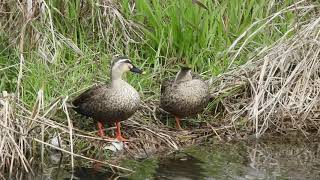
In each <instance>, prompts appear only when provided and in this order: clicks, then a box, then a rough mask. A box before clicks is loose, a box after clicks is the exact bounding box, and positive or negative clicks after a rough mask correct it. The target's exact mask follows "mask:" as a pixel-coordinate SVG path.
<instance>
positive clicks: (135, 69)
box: [130, 66, 143, 74]
mask: <svg viewBox="0 0 320 180" xmlns="http://www.w3.org/2000/svg"><path fill="white" fill-rule="evenodd" d="M130 71H131V72H133V73H138V74H142V73H143V71H142V70H141V69H139V68H137V67H135V66H133V67H132V68H131V69H130Z"/></svg>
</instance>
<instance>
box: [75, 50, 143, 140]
mask: <svg viewBox="0 0 320 180" xmlns="http://www.w3.org/2000/svg"><path fill="white" fill-rule="evenodd" d="M128 71H131V72H133V73H138V74H142V72H143V71H142V70H140V69H138V68H137V67H135V66H134V65H133V64H132V62H131V60H130V59H129V58H128V57H125V56H123V57H117V58H116V59H115V60H114V61H113V63H112V64H111V83H109V84H104V85H96V86H93V87H91V88H90V89H88V90H86V91H85V92H83V93H82V94H80V95H79V96H78V97H77V98H75V99H74V100H73V102H72V104H73V106H74V109H75V111H76V112H78V113H80V114H82V115H84V116H87V117H91V118H93V119H94V120H96V121H97V122H98V128H99V131H98V134H99V136H101V137H103V138H105V136H104V124H105V123H115V125H116V127H117V131H116V139H117V140H118V141H126V139H125V138H123V137H122V135H121V130H120V121H123V120H126V119H128V118H129V117H130V116H131V115H133V114H134V113H135V112H136V111H137V109H138V107H139V104H140V96H139V93H138V92H137V91H136V90H135V89H134V88H133V87H132V86H131V85H130V84H128V83H127V82H126V81H124V80H122V75H123V74H124V73H125V72H128Z"/></svg>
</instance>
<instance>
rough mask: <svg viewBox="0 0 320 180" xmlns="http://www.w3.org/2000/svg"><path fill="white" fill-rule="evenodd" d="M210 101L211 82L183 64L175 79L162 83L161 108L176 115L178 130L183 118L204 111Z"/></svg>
mask: <svg viewBox="0 0 320 180" xmlns="http://www.w3.org/2000/svg"><path fill="white" fill-rule="evenodd" d="M209 101H210V92H209V84H208V83H207V82H205V81H204V80H203V79H201V77H200V76H199V75H197V74H192V70H191V68H189V67H186V66H181V67H180V70H179V72H178V73H177V74H176V76H175V78H174V79H171V80H166V81H163V83H162V84H161V93H160V108H161V109H163V110H165V111H167V112H169V113H170V114H172V115H174V116H175V121H176V129H178V130H182V128H181V125H180V120H181V119H182V118H185V117H189V116H193V115H196V114H198V113H200V112H202V111H203V110H204V108H205V107H206V106H207V105H208V103H209Z"/></svg>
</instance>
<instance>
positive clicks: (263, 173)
mask: <svg viewBox="0 0 320 180" xmlns="http://www.w3.org/2000/svg"><path fill="white" fill-rule="evenodd" d="M121 166H123V167H128V168H131V169H133V170H134V171H135V172H134V173H132V174H120V173H118V174H115V173H112V172H111V171H108V170H95V169H96V168H85V167H78V168H76V169H75V170H74V172H73V173H71V172H70V171H68V170H67V168H61V167H60V168H51V169H50V170H46V171H44V172H45V173H41V174H37V175H35V176H24V178H22V179H36V180H37V179H39V180H40V179H41V180H42V179H75V180H76V179H79V180H100V179H137V180H143V179H150V180H151V179H164V180H171V179H172V180H193V179H196V180H198V179H205V180H216V179H236V180H244V179H297V180H301V179H320V143H319V142H317V141H313V140H312V141H311V140H306V139H304V138H303V139H299V138H294V140H292V139H280V140H279V139H277V140H274V139H272V138H271V139H267V140H259V141H255V142H238V143H221V144H213V145H212V144H211V145H202V146H193V147H188V148H186V149H184V150H182V151H179V152H174V153H170V154H168V155H165V156H161V157H156V158H150V159H145V160H139V161H137V160H125V161H123V162H122V164H121Z"/></svg>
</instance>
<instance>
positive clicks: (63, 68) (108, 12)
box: [0, 0, 311, 169]
mask: <svg viewBox="0 0 320 180" xmlns="http://www.w3.org/2000/svg"><path fill="white" fill-rule="evenodd" d="M28 2H29V1H27V2H26V3H25V4H23V3H19V2H14V3H13V2H11V1H4V3H3V5H1V6H0V24H1V26H0V41H1V42H0V92H1V91H7V92H9V93H13V95H14V97H15V98H16V99H15V98H14V100H12V99H9V100H8V101H7V100H4V101H3V102H5V106H4V105H2V106H0V107H9V106H10V107H12V109H10V110H8V109H6V110H3V112H5V113H4V114H6V116H5V117H6V120H10V119H11V120H13V119H16V118H17V119H19V120H20V121H19V122H21V124H19V127H20V129H23V128H26V127H25V126H24V124H25V123H26V122H27V123H26V124H28V126H27V129H25V130H24V132H29V131H33V130H34V129H36V130H37V131H36V132H35V133H31V134H32V136H33V137H35V138H36V142H40V143H42V144H43V142H44V141H47V140H48V139H49V138H51V136H52V134H53V131H58V130H59V131H61V133H62V134H64V135H66V137H67V141H69V139H71V140H72V137H73V136H78V135H79V134H77V133H80V134H81V137H83V136H84V135H85V133H83V132H81V131H80V130H77V129H76V128H77V127H75V130H74V133H75V134H72V133H70V129H72V126H71V125H70V123H68V118H70V117H69V113H68V111H67V110H66V103H65V102H66V101H68V100H69V99H72V98H73V97H74V96H75V95H76V94H78V93H79V92H80V91H82V90H83V89H85V88H87V87H88V86H90V85H92V84H93V83H96V82H98V83H100V82H105V81H108V80H109V64H110V61H111V59H112V56H114V55H115V54H124V55H127V56H129V57H131V58H132V60H133V61H134V63H135V64H137V66H139V67H141V68H142V69H144V70H145V71H147V74H146V75H144V76H136V75H132V74H128V75H127V79H128V81H129V82H130V84H132V85H133V86H134V87H135V88H136V89H137V90H138V91H139V92H140V94H141V96H142V99H143V101H144V102H149V103H151V102H154V101H157V100H158V97H159V87H160V82H161V80H162V79H164V78H167V77H170V76H173V75H174V73H175V72H176V71H177V65H178V64H187V65H189V66H191V67H192V68H193V70H194V71H196V72H198V73H200V74H201V75H202V76H204V77H205V78H207V79H208V78H211V77H215V76H217V75H219V74H221V73H224V72H227V71H229V70H230V69H233V68H236V67H237V66H238V65H241V64H244V63H246V62H247V61H248V60H249V59H251V58H252V57H255V56H256V55H257V54H259V53H260V51H263V50H264V49H265V48H266V47H267V46H269V45H272V44H273V43H275V42H276V41H278V40H279V38H281V37H283V36H284V35H285V36H286V37H291V36H293V34H294V32H295V27H294V25H295V24H296V22H297V21H304V20H306V19H308V18H309V16H311V15H310V13H308V10H306V12H304V11H303V9H302V10H300V9H298V7H304V6H308V5H309V3H308V2H305V1H301V2H299V3H297V2H296V1H295V0H284V1H280V2H279V1H264V0H248V1H238V0H230V1H221V2H220V1H209V0H207V1H205V0H203V1H202V3H203V4H205V6H206V7H207V8H208V10H207V9H205V8H202V7H200V6H199V5H198V4H196V3H192V1H186V0H176V1H165V2H161V3H160V1H155V0H150V1H147V0H136V1H129V0H122V1H118V2H117V3H114V2H113V1H109V0H103V1H100V0H99V1H98V0H91V1H59V0H47V1H43V3H36V4H33V5H31V4H28ZM294 3H295V4H294ZM293 4H294V5H293ZM30 6H31V7H33V8H31V10H30V9H29V10H28V8H27V7H30ZM289 7H290V8H289ZM295 7H297V9H295ZM306 9H307V8H306ZM310 9H311V8H310ZM310 11H311V10H310ZM2 98H3V99H6V98H5V97H2ZM144 106H145V108H149V109H148V110H150V109H152V108H154V107H150V106H148V104H147V105H144ZM150 112H151V111H150ZM152 112H153V111H152ZM8 114H10V115H9V116H7V115H8ZM138 114H139V115H141V114H142V115H143V114H148V115H150V116H151V115H152V114H151V113H145V111H143V112H140V113H138ZM150 116H148V117H147V118H142V121H146V122H150V121H151V122H153V120H152V119H151V118H150ZM0 117H1V116H0ZM139 117H140V116H139ZM154 117H155V116H154ZM71 118H72V114H71ZM24 120H25V121H24ZM35 122H37V123H35ZM39 122H40V124H38V123H39ZM44 122H46V123H45V124H44ZM55 123H60V124H55ZM132 126H134V127H136V126H137V125H132ZM39 127H41V128H39ZM10 128H13V129H14V128H15V126H14V125H12V126H10ZM10 128H9V129H6V132H7V133H10V132H11V131H9V130H10ZM143 128H144V130H147V128H148V127H142V128H141V129H143ZM39 129H40V130H39ZM141 129H138V130H141ZM200 131H201V130H200ZM39 132H41V135H40V134H39ZM11 133H12V132H11ZM139 133H141V134H146V133H145V132H140V131H138V132H137V134H139ZM149 133H150V134H152V135H155V134H156V136H159V138H160V139H161V141H163V142H165V143H167V144H170V145H169V146H170V147H176V146H177V144H178V143H177V142H175V141H174V140H172V139H170V138H167V136H165V135H163V134H161V135H159V133H158V134H157V133H155V132H154V131H149ZM215 133H216V132H215ZM91 135H92V134H91ZM15 136H16V137H17V138H18V139H19V136H18V135H17V134H15ZM148 136H149V135H148ZM150 137H151V135H150ZM68 138H69V139H68ZM2 140H3V141H4V140H5V138H4V139H2ZM71 140H70V141H69V143H71V144H72V145H73V143H74V146H72V148H75V149H74V151H76V153H78V152H81V150H79V149H77V147H85V145H86V143H88V142H84V141H81V140H79V139H75V140H74V141H75V142H72V141H71ZM3 141H2V142H3ZM23 142H27V140H24V139H23ZM8 143H9V142H8ZM15 144H16V143H15V142H12V144H10V143H9V144H7V145H8V147H10V146H14V147H17V146H16V145H15ZM26 144H27V145H26V146H28V143H26ZM72 148H71V149H68V150H67V151H68V152H69V154H72V155H73V154H76V153H74V152H73V150H72ZM7 149H10V148H7ZM30 151H32V152H35V151H37V148H35V149H31V150H30ZM42 151H43V149H42ZM92 151H94V150H92ZM92 151H91V150H88V151H87V153H86V155H90V153H91V154H93V152H92ZM32 152H30V153H31V154H32ZM81 153H82V152H81ZM1 158H2V159H3V160H4V161H2V162H5V161H7V160H6V157H5V156H3V157H1ZM22 162H24V163H26V162H27V161H25V160H23V161H22ZM2 167H3V166H2ZM26 169H28V168H26Z"/></svg>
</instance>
